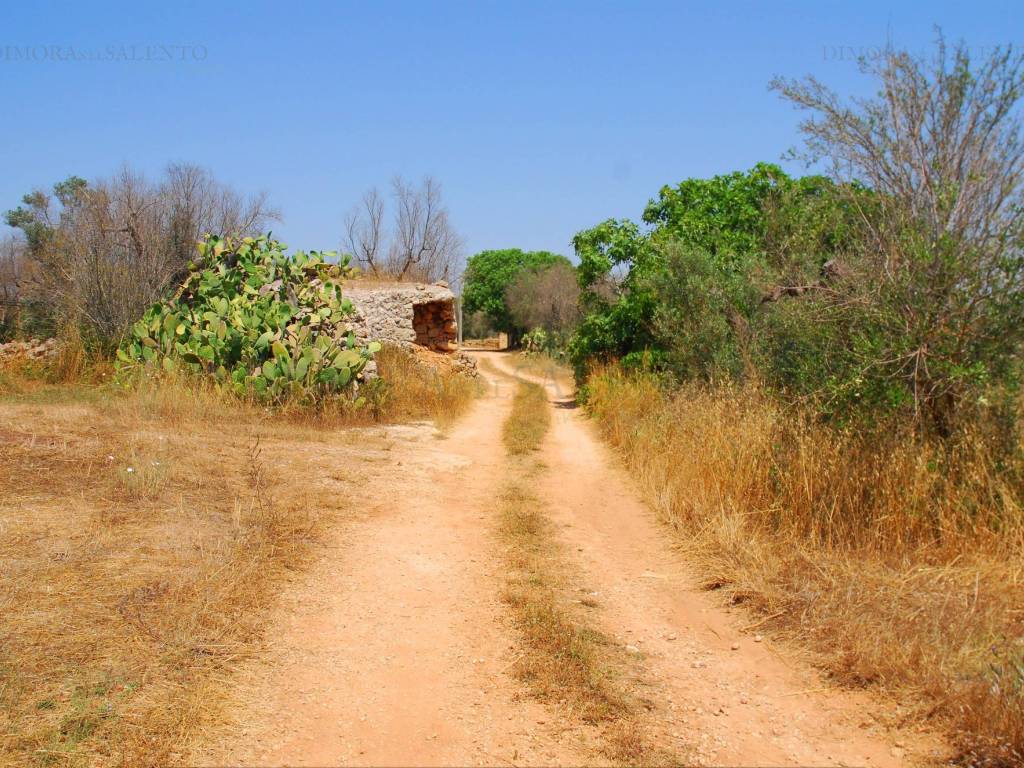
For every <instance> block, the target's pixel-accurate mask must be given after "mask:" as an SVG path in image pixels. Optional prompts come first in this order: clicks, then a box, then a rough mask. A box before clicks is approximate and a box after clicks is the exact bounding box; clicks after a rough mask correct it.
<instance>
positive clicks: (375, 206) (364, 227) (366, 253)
mask: <svg viewBox="0 0 1024 768" xmlns="http://www.w3.org/2000/svg"><path fill="white" fill-rule="evenodd" d="M383 228H384V200H383V199H382V198H381V196H380V192H378V191H377V188H376V187H372V188H371V189H369V190H367V191H366V192H365V193H364V194H363V197H362V199H361V200H360V201H359V202H358V203H357V204H356V205H355V206H353V208H352V210H351V211H349V213H348V214H347V215H346V216H345V235H346V239H347V244H348V248H349V251H350V252H351V253H352V255H353V256H354V257H355V259H356V263H358V264H361V265H362V266H363V267H364V268H365V269H368V270H369V271H370V272H371V273H373V274H374V275H375V276H379V275H380V274H381V270H382V269H383V268H384V267H385V265H384V264H383V263H382V259H381V249H382V246H383V241H384V229H383Z"/></svg>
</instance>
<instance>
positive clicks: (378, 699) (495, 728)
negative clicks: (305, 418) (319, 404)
mask: <svg viewBox="0 0 1024 768" xmlns="http://www.w3.org/2000/svg"><path fill="white" fill-rule="evenodd" d="M510 391H511V390H510V389H509V388H507V387H506V388H504V389H503V390H498V391H496V392H491V393H489V395H488V396H487V397H485V398H482V399H480V400H479V401H478V402H477V404H476V405H475V407H474V410H473V412H472V413H471V414H470V415H469V416H467V417H466V418H464V419H463V420H462V421H461V422H460V423H459V424H458V425H456V426H455V427H454V428H452V430H451V431H450V432H449V433H448V434H447V435H443V436H442V435H441V434H440V433H438V432H437V431H436V430H435V429H434V428H433V427H431V426H428V425H418V426H413V427H386V428H377V429H374V430H361V431H360V432H361V433H362V434H359V435H356V434H354V435H353V444H354V446H356V447H357V448H358V450H357V451H353V457H352V462H353V463H352V465H351V466H348V467H339V472H338V474H337V475H335V479H334V480H333V481H331V482H333V483H334V485H335V487H333V488H332V487H331V486H330V483H328V484H327V485H326V487H325V488H324V492H341V493H346V494H349V495H351V496H352V498H353V500H354V501H357V500H358V499H359V498H365V499H366V502H365V504H366V505H367V507H366V509H365V511H364V512H363V513H362V514H360V515H359V516H358V519H356V520H354V521H352V522H349V523H347V524H343V525H342V526H341V528H340V530H339V531H338V532H337V534H336V536H335V539H334V540H333V541H332V542H331V546H330V547H329V549H328V550H327V551H326V553H325V555H324V556H323V557H322V558H321V559H320V561H319V562H318V563H317V565H316V566H315V567H314V569H313V571H312V572H311V573H308V574H306V575H304V576H303V578H302V579H301V580H300V581H298V582H297V583H295V584H293V585H292V586H291V587H290V588H289V589H288V590H287V591H286V594H285V595H284V597H283V600H282V604H281V606H280V608H279V609H278V610H277V611H276V612H275V614H274V615H273V616H272V617H271V629H270V630H269V631H268V634H269V636H270V637H272V638H273V640H272V642H271V646H270V649H269V651H270V652H269V653H268V654H266V655H265V658H264V659H263V660H261V661H260V662H259V663H256V664H253V665H251V668H249V669H246V670H244V671H243V674H242V675H241V676H240V677H241V680H240V682H239V683H238V685H237V690H236V691H235V692H234V698H236V699H237V700H238V701H240V702H242V705H241V706H239V707H237V709H238V710H239V711H238V712H236V715H235V720H236V725H235V728H234V729H232V731H233V732H231V733H229V735H228V737H227V738H226V739H225V740H224V741H223V742H222V743H215V744H211V745H208V746H207V747H206V748H205V749H204V751H203V752H202V753H201V754H198V755H195V756H194V757H193V760H192V762H195V763H197V764H204V765H245V766H249V765H260V766H278V765H289V766H303V765H304V766H333V765H511V764H515V765H531V764H535V765H551V764H573V765H580V764H582V763H584V762H585V761H586V758H585V756H584V755H583V753H582V752H580V751H577V750H576V749H574V748H573V747H572V746H570V743H571V742H576V741H578V740H576V739H570V738H565V737H564V734H563V733H562V731H563V730H564V729H563V728H562V726H560V725H559V724H558V723H557V721H556V720H555V718H553V717H552V716H551V714H550V713H549V712H547V711H546V710H545V709H544V708H543V707H542V706H541V705H540V704H538V703H536V702H534V701H532V700H530V699H529V698H527V697H524V696H523V695H522V691H521V688H520V686H519V685H518V684H517V683H516V682H515V681H513V680H512V679H511V678H510V677H509V676H508V675H507V674H506V673H505V670H506V669H507V668H508V666H509V665H510V663H511V661H512V659H513V658H514V653H515V649H514V647H510V642H511V641H510V638H509V634H508V632H507V630H506V628H505V627H504V626H503V618H502V617H503V607H502V605H501V603H500V600H499V595H500V590H501V584H502V581H501V574H500V573H498V572H497V568H498V563H499V561H498V560H497V558H496V557H495V552H496V549H495V546H496V545H495V542H494V541H493V540H492V531H493V525H494V519H493V508H494V499H495V493H496V489H497V487H498V485H499V483H500V479H501V472H502V467H503V464H504V451H503V449H502V446H501V440H500V430H501V425H502V422H503V420H504V418H505V416H506V415H507V413H508V409H509V407H510V401H509V399H508V394H509V393H510ZM345 478H352V482H351V483H349V482H347V480H345ZM319 482H323V480H322V479H320V480H319Z"/></svg>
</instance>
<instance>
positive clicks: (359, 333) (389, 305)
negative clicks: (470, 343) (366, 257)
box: [343, 281, 458, 352]
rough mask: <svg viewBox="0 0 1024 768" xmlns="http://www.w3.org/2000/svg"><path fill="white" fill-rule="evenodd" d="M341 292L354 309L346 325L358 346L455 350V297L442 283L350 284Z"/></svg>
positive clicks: (456, 331)
mask: <svg viewBox="0 0 1024 768" xmlns="http://www.w3.org/2000/svg"><path fill="white" fill-rule="evenodd" d="M343 290H344V294H345V297H346V298H347V299H349V301H351V302H352V306H353V307H354V308H355V314H354V315H353V316H352V317H351V318H350V320H349V322H350V325H351V327H352V331H353V332H354V333H355V337H356V340H357V341H358V342H360V343H361V344H365V343H367V342H370V341H380V342H383V343H386V344H394V345H397V346H400V347H410V346H414V345H415V346H419V347H425V348H427V349H431V350H434V351H437V352H453V351H455V350H456V349H457V348H458V345H457V340H458V325H457V324H456V322H455V294H453V293H452V292H451V290H449V288H448V286H447V285H446V284H444V283H437V284H434V285H427V284H424V283H381V282H362V281H352V282H349V283H346V285H345V287H344V289H343Z"/></svg>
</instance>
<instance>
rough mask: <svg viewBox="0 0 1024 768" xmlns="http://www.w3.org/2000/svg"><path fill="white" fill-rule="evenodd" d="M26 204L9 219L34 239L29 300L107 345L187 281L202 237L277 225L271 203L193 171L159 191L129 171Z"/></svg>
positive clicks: (25, 285)
mask: <svg viewBox="0 0 1024 768" xmlns="http://www.w3.org/2000/svg"><path fill="white" fill-rule="evenodd" d="M24 202H25V205H26V206H27V207H23V208H19V209H17V210H16V211H12V212H10V213H9V214H8V221H9V222H12V223H14V224H15V225H16V226H19V227H21V228H22V229H23V230H24V231H25V233H26V236H27V242H28V256H29V259H30V261H31V265H30V266H31V269H30V270H28V273H27V277H26V278H25V279H23V280H22V281H21V286H20V287H21V289H22V293H23V294H25V295H29V296H31V297H32V298H35V299H37V300H38V301H40V302H42V303H44V304H46V305H48V306H50V307H52V308H53V310H54V312H55V313H56V314H57V315H59V316H60V319H61V320H63V321H68V322H73V323H77V324H79V325H80V326H81V327H83V328H84V329H85V330H86V331H87V332H88V335H89V336H91V337H93V338H95V339H97V340H100V341H103V342H106V343H113V342H115V341H116V340H117V339H118V338H119V337H120V334H121V333H122V332H123V331H124V329H125V328H126V327H127V326H128V325H129V324H130V323H131V322H133V321H134V320H136V319H137V318H138V317H139V316H140V315H141V314H142V312H143V310H144V309H145V308H146V307H147V306H148V305H149V304H151V303H152V302H153V301H154V300H156V299H157V298H159V297H160V296H161V295H163V294H164V293H166V292H167V291H168V290H170V289H171V288H172V287H173V286H174V285H176V284H177V283H178V282H179V281H180V280H181V278H182V277H183V276H184V274H185V272H186V269H187V264H188V262H189V260H190V259H191V258H192V256H193V254H194V253H195V245H196V243H197V241H198V240H199V238H200V237H201V236H202V235H203V234H204V233H206V232H211V233H218V234H234V235H250V234H256V233H258V232H259V231H261V230H262V229H263V228H264V227H265V226H266V225H267V223H268V222H269V221H270V220H272V219H275V218H277V213H276V211H274V210H272V209H271V208H269V207H268V205H267V202H266V198H265V197H264V196H262V195H258V196H255V197H252V198H244V197H243V196H241V195H239V194H238V193H237V192H235V191H234V190H232V189H230V188H229V187H227V186H225V185H223V184H221V183H220V182H218V181H217V180H216V179H214V178H213V177H212V175H210V174H209V172H207V171H205V170H203V169H201V168H197V167H195V166H188V165H172V166H170V167H169V168H168V169H167V172H166V175H165V177H164V179H163V180H161V181H160V182H159V183H155V184H154V183H151V182H149V181H147V180H146V179H145V177H143V176H142V175H141V174H139V173H136V172H134V171H132V170H131V169H129V168H124V169H122V170H121V171H120V172H119V173H118V174H116V175H115V176H114V177H112V178H110V179H101V180H98V181H95V182H93V183H92V184H88V183H86V182H85V181H84V180H83V179H78V178H74V177H73V178H71V179H68V180H67V181H65V182H61V183H60V184H57V185H55V187H54V194H53V195H52V196H51V195H48V194H45V193H42V192H36V193H33V194H32V195H28V196H26V198H25V200H24Z"/></svg>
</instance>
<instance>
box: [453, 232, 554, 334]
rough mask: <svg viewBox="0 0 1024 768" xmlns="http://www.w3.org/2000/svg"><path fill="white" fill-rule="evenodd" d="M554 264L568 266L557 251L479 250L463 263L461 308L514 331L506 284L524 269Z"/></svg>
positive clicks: (497, 327) (514, 324) (510, 283)
mask: <svg viewBox="0 0 1024 768" xmlns="http://www.w3.org/2000/svg"><path fill="white" fill-rule="evenodd" d="M554 264H564V265H567V266H569V267H571V266H572V265H571V263H570V262H569V260H568V259H567V258H565V256H561V255H559V254H557V253H551V252H549V251H522V250H520V249H519V248H503V249H500V250H490V251H481V252H480V253H478V254H476V255H475V256H471V257H470V258H469V261H468V262H467V263H466V274H465V284H464V288H463V292H462V301H463V305H462V306H463V311H464V312H467V313H472V312H483V313H484V314H486V315H487V316H488V317H489V318H490V319H491V321H492V323H493V324H494V327H495V328H496V329H497V330H499V331H505V332H511V331H514V330H516V328H517V325H516V323H515V321H514V319H513V317H512V314H511V312H510V311H509V306H508V302H507V299H506V294H507V292H508V288H509V286H510V285H512V283H513V282H514V281H515V280H516V278H517V277H519V275H520V274H521V273H522V272H523V271H524V270H528V269H539V268H541V267H546V266H551V265H554Z"/></svg>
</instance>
